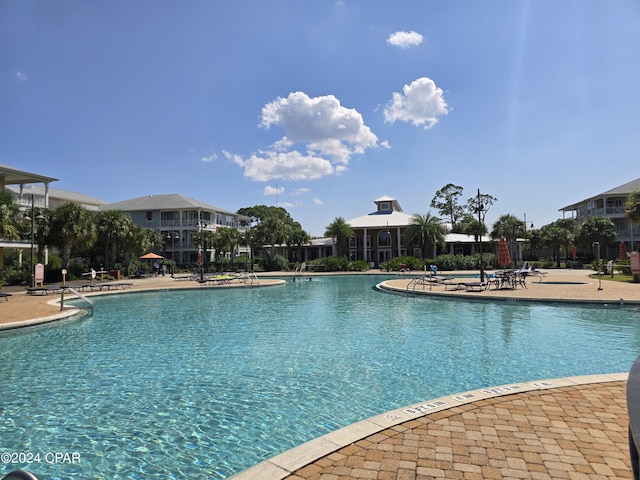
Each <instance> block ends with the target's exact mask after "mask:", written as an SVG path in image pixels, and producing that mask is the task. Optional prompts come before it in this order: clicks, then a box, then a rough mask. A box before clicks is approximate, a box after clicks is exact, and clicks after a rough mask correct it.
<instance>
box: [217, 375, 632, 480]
mask: <svg viewBox="0 0 640 480" xmlns="http://www.w3.org/2000/svg"><path fill="white" fill-rule="evenodd" d="M627 378H628V373H610V374H593V375H581V376H575V377H558V378H554V379H545V380H534V381H529V382H523V383H513V384H505V385H499V386H495V387H488V388H480V389H475V390H469V391H466V392H461V393H455V394H452V395H447V396H444V397H439V398H434V399H431V400H427V401H424V402H420V403H416V404H412V405H409V406H406V407H401V408H398V409H394V410H390V411H388V412H384V413H382V414H379V415H376V416H373V417H369V418H367V419H365V420H361V421H360V422H356V423H353V424H351V425H347V426H346V427H343V428H340V429H338V430H334V431H333V432H329V433H327V434H325V435H323V436H321V437H318V438H315V439H313V440H310V441H308V442H306V443H303V444H301V445H298V446H297V447H294V448H292V449H290V450H287V451H285V452H283V453H280V454H278V455H276V456H274V457H271V458H269V459H267V460H264V461H262V462H260V463H258V464H256V465H254V466H252V467H249V468H248V469H246V470H243V471H241V472H239V473H237V474H235V475H232V476H231V477H229V480H231V479H233V480H282V479H284V478H285V477H287V476H289V475H291V474H292V473H293V472H295V471H296V470H299V469H301V468H303V467H304V466H306V465H308V464H310V463H312V462H315V461H317V460H319V459H320V458H322V457H325V456H327V455H330V454H331V453H333V452H335V451H337V450H339V449H341V448H344V447H346V446H348V445H351V444H353V443H355V442H357V441H359V440H362V439H363V438H366V437H368V436H370V435H373V434H375V433H379V432H381V431H383V430H386V429H388V428H392V427H395V426H397V425H400V424H402V423H405V422H408V421H411V420H414V419H416V418H421V417H424V416H427V415H430V414H432V413H436V412H440V411H442V410H448V409H450V408H455V407H458V406H461V405H465V404H468V403H473V402H476V401H481V400H486V399H490V398H496V397H502V396H508V395H514V394H518V393H523V392H529V391H534V390H551V389H554V388H562V387H568V386H578V385H589V384H594V383H609V382H620V381H626V380H627Z"/></svg>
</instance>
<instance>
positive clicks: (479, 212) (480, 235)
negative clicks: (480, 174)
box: [476, 189, 484, 283]
mask: <svg viewBox="0 0 640 480" xmlns="http://www.w3.org/2000/svg"><path fill="white" fill-rule="evenodd" d="M476 212H477V213H478V243H479V244H480V245H479V246H480V282H482V283H484V261H483V259H482V225H483V223H482V212H484V205H483V204H482V201H481V197H480V189H478V205H477V207H476Z"/></svg>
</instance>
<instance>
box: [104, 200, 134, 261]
mask: <svg viewBox="0 0 640 480" xmlns="http://www.w3.org/2000/svg"><path fill="white" fill-rule="evenodd" d="M96 224H97V225H96V229H97V233H98V243H99V244H100V245H99V246H100V247H101V249H102V252H103V258H104V265H105V268H107V270H109V269H111V268H113V267H115V265H116V263H117V260H118V256H120V258H121V259H122V255H123V253H124V244H125V243H126V241H127V238H128V236H129V232H130V231H131V229H132V228H133V222H132V221H131V220H130V219H129V217H127V216H126V215H125V214H124V212H122V211H120V210H106V211H103V212H99V213H98V214H97V222H96Z"/></svg>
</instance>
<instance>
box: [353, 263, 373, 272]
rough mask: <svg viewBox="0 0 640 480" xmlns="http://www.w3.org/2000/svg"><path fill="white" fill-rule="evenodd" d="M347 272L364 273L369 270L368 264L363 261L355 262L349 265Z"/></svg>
mask: <svg viewBox="0 0 640 480" xmlns="http://www.w3.org/2000/svg"><path fill="white" fill-rule="evenodd" d="M349 270H350V271H352V272H366V271H367V270H369V262H365V261H364V260H356V261H354V262H351V263H350V266H349Z"/></svg>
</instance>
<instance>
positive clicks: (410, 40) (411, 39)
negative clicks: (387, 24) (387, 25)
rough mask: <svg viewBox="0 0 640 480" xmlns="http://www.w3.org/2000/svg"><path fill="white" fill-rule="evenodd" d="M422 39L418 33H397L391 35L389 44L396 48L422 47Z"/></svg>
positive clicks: (388, 39) (388, 40)
mask: <svg viewBox="0 0 640 480" xmlns="http://www.w3.org/2000/svg"><path fill="white" fill-rule="evenodd" d="M422 39H423V37H422V35H420V34H419V33H418V32H414V31H411V32H395V33H392V34H391V35H389V38H387V43H388V44H389V45H393V46H394V47H400V48H409V47H415V46H416V45H420V44H421V43H422Z"/></svg>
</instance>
